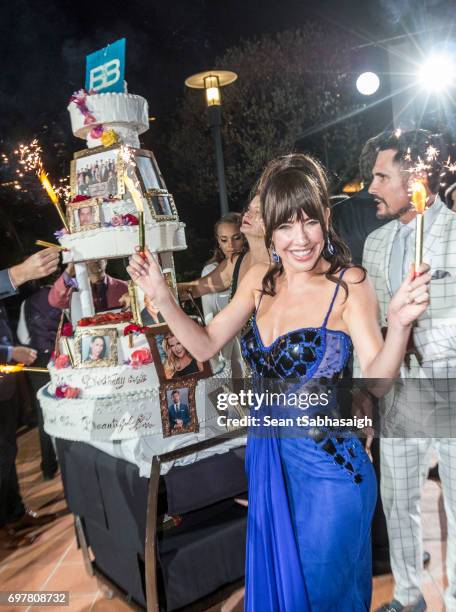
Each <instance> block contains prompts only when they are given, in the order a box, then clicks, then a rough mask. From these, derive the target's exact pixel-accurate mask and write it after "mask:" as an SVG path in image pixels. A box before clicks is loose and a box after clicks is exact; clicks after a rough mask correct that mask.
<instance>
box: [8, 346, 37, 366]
mask: <svg viewBox="0 0 456 612" xmlns="http://www.w3.org/2000/svg"><path fill="white" fill-rule="evenodd" d="M36 356H37V352H36V351H35V349H32V348H28V347H27V346H13V355H12V357H13V360H14V361H16V362H17V363H24V364H25V365H26V366H28V365H31V364H32V363H33V362H34V361H35V359H36Z"/></svg>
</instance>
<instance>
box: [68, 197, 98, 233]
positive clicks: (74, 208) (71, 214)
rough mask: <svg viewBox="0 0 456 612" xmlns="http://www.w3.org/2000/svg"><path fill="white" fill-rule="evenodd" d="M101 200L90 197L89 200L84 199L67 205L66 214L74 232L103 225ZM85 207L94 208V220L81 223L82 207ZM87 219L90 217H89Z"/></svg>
mask: <svg viewBox="0 0 456 612" xmlns="http://www.w3.org/2000/svg"><path fill="white" fill-rule="evenodd" d="M100 202H101V200H100V198H89V199H88V200H82V201H81V202H76V203H74V204H69V205H68V206H67V209H66V216H67V221H68V225H69V227H70V232H71V233H72V234H74V233H76V232H86V231H87V230H91V229H97V228H98V227H101V218H100ZM83 208H91V209H92V213H91V218H92V222H90V221H89V222H88V223H83V224H81V209H83ZM76 217H77V221H76ZM87 219H89V218H88V217H87Z"/></svg>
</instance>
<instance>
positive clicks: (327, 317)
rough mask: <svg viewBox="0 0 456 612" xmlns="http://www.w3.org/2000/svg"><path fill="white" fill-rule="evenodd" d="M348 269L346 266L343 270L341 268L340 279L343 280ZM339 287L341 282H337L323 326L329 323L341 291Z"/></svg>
mask: <svg viewBox="0 0 456 612" xmlns="http://www.w3.org/2000/svg"><path fill="white" fill-rule="evenodd" d="M346 270H347V268H344V269H343V270H341V272H340V274H339V280H342V278H343V276H344V274H345V272H346ZM339 287H340V284H339V283H337V285H336V288H335V289H334V295H333V297H332V300H331V304H330V305H329V309H328V312H327V313H326V317H325V320H324V321H323V325H322V327H326V324H327V323H328V319H329V317H330V315H331V312H332V309H333V306H334V302H335V301H336V297H337V294H338V293H339Z"/></svg>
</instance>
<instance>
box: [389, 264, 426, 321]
mask: <svg viewBox="0 0 456 612" xmlns="http://www.w3.org/2000/svg"><path fill="white" fill-rule="evenodd" d="M429 270H430V268H429V266H428V264H425V263H422V264H421V265H420V268H419V270H418V272H419V276H416V277H415V271H414V269H413V266H412V268H411V269H410V272H409V273H408V275H407V277H406V279H405V280H404V282H403V283H402V285H401V286H400V287H399V289H398V290H397V291H396V293H395V294H394V296H393V298H392V300H391V302H390V304H389V307H388V327H390V326H391V325H399V326H401V327H408V326H409V325H411V324H412V323H413V321H416V319H418V317H419V316H420V315H421V314H422V313H423V312H424V311H425V310H426V308H427V307H428V304H429V283H430V281H431V275H430V273H429Z"/></svg>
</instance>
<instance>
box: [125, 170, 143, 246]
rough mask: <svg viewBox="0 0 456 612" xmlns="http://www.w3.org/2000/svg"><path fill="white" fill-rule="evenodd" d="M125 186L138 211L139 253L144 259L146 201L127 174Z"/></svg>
mask: <svg viewBox="0 0 456 612" xmlns="http://www.w3.org/2000/svg"><path fill="white" fill-rule="evenodd" d="M124 181H125V185H126V187H127V189H128V191H129V192H130V194H131V197H132V198H133V202H134V203H135V206H136V210H137V211H138V224H139V226H138V227H139V253H140V255H141V256H142V257H145V250H146V231H145V226H144V201H143V197H142V195H141V192H140V190H139V189H138V187H137V186H136V185H135V183H134V181H133V179H131V178H130V177H129V176H128V174H127V172H125V175H124Z"/></svg>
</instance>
